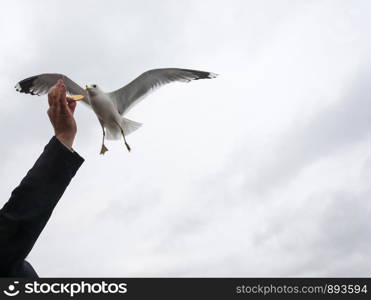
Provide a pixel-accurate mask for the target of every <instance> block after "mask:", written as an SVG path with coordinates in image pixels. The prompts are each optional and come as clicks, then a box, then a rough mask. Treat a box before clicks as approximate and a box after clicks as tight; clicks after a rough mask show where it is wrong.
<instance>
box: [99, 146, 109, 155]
mask: <svg viewBox="0 0 371 300" xmlns="http://www.w3.org/2000/svg"><path fill="white" fill-rule="evenodd" d="M107 151H108V148H107V147H106V146H105V145H104V144H102V148H101V149H100V154H102V155H104V153H106V152H107Z"/></svg>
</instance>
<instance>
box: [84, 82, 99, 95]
mask: <svg viewBox="0 0 371 300" xmlns="http://www.w3.org/2000/svg"><path fill="white" fill-rule="evenodd" d="M85 90H86V91H87V92H88V94H89V96H95V95H97V94H100V93H102V90H101V89H100V88H99V86H98V85H96V84H90V85H86V87H85Z"/></svg>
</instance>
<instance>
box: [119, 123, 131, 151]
mask: <svg viewBox="0 0 371 300" xmlns="http://www.w3.org/2000/svg"><path fill="white" fill-rule="evenodd" d="M120 130H121V134H122V137H123V138H124V142H125V146H126V148H127V149H128V151H129V152H130V150H131V148H130V146H129V144H128V143H127V142H126V138H125V133H124V130H123V129H122V128H121V126H120Z"/></svg>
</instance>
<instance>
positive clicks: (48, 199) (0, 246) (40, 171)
mask: <svg viewBox="0 0 371 300" xmlns="http://www.w3.org/2000/svg"><path fill="white" fill-rule="evenodd" d="M83 162H84V159H83V158H82V157H80V156H79V155H78V154H77V153H76V152H72V151H71V150H69V149H68V148H67V147H66V146H64V145H63V144H61V142H59V140H58V139H57V138H55V137H53V138H52V139H51V140H50V142H49V143H48V144H47V145H46V147H45V149H44V152H43V153H42V154H41V156H40V157H39V158H38V160H37V161H36V163H35V165H34V166H33V167H32V169H31V170H30V171H28V173H27V175H26V177H25V178H23V180H22V181H21V183H20V184H19V186H18V187H17V188H16V189H15V190H14V191H13V192H12V194H11V197H10V199H9V201H8V202H7V203H6V204H5V205H4V207H3V208H2V209H1V210H0V276H1V275H2V276H6V275H4V274H6V273H7V271H8V270H10V269H11V268H12V266H13V265H14V264H15V263H18V262H19V261H20V260H21V261H22V260H24V259H25V258H26V256H27V255H28V253H29V252H30V251H31V249H32V247H33V245H34V244H35V242H36V240H37V238H38V237H39V235H40V233H41V231H42V230H43V228H44V227H45V225H46V223H47V222H48V220H49V217H50V215H51V213H52V211H53V209H54V207H55V206H56V204H57V203H58V200H59V199H60V198H61V196H62V195H63V193H64V191H65V189H66V188H67V186H68V184H69V183H70V181H71V179H72V177H73V176H74V175H75V173H76V171H77V170H78V169H79V167H80V166H81V164H82V163H83Z"/></svg>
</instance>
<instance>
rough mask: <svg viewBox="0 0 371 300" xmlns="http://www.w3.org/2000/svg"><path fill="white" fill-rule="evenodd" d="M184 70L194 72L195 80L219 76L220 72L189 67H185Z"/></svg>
mask: <svg viewBox="0 0 371 300" xmlns="http://www.w3.org/2000/svg"><path fill="white" fill-rule="evenodd" d="M183 70H184V71H187V72H192V74H193V75H194V76H195V78H193V80H198V79H213V78H216V77H217V76H218V74H215V73H211V72H205V71H198V70H188V69H183Z"/></svg>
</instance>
